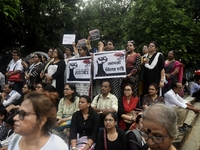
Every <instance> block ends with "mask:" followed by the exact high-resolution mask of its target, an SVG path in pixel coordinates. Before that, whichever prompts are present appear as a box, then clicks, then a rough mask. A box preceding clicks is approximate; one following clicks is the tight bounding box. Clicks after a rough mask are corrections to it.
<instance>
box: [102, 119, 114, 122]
mask: <svg viewBox="0 0 200 150" xmlns="http://www.w3.org/2000/svg"><path fill="white" fill-rule="evenodd" d="M107 121H109V122H113V121H114V119H104V122H107Z"/></svg>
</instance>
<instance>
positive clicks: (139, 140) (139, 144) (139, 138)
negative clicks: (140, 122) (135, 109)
mask: <svg viewBox="0 0 200 150" xmlns="http://www.w3.org/2000/svg"><path fill="white" fill-rule="evenodd" d="M130 134H134V135H135V137H136V140H134V139H132V138H131V137H130ZM126 136H127V139H128V145H129V143H130V142H131V143H134V144H135V145H137V147H138V148H139V149H142V136H141V134H140V132H139V131H138V130H137V129H134V130H128V131H127V132H126ZM129 149H130V148H129Z"/></svg>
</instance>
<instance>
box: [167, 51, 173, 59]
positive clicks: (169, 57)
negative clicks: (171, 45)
mask: <svg viewBox="0 0 200 150" xmlns="http://www.w3.org/2000/svg"><path fill="white" fill-rule="evenodd" d="M168 59H170V60H171V59H174V53H173V51H169V53H168Z"/></svg>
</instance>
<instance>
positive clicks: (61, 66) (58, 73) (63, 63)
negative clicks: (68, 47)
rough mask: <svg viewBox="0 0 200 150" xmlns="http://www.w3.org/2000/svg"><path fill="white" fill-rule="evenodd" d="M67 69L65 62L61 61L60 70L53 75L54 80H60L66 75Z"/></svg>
mask: <svg viewBox="0 0 200 150" xmlns="http://www.w3.org/2000/svg"><path fill="white" fill-rule="evenodd" d="M65 69H66V64H65V61H64V60H60V62H59V64H58V68H57V71H56V72H55V73H54V74H53V75H52V78H53V79H57V78H59V77H60V76H61V75H62V74H64V72H65Z"/></svg>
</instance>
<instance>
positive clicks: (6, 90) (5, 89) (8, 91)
mask: <svg viewBox="0 0 200 150" xmlns="http://www.w3.org/2000/svg"><path fill="white" fill-rule="evenodd" d="M3 90H4V91H5V92H6V93H7V94H9V93H10V92H11V90H12V89H9V85H5V86H4V88H3Z"/></svg>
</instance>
